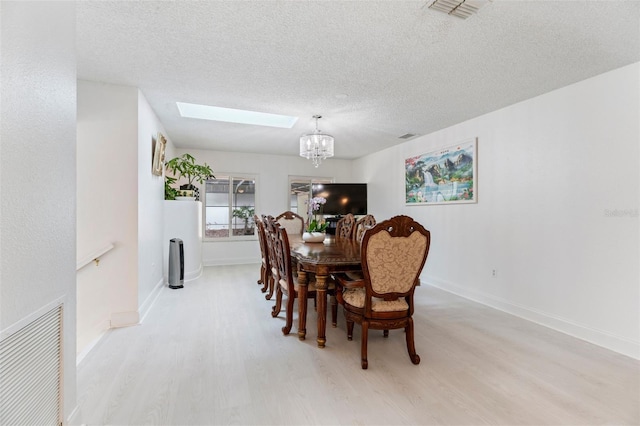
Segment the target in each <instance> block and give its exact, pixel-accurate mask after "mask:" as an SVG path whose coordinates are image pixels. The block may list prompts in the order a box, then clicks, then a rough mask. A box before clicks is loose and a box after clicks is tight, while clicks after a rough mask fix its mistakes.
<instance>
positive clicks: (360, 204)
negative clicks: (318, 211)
mask: <svg viewBox="0 0 640 426" xmlns="http://www.w3.org/2000/svg"><path fill="white" fill-rule="evenodd" d="M311 195H312V197H324V198H326V199H327V202H326V204H325V205H324V208H323V209H322V213H323V214H326V215H340V216H342V215H345V214H348V213H351V214H353V215H365V214H367V184H366V183H316V184H313V187H312V188H311Z"/></svg>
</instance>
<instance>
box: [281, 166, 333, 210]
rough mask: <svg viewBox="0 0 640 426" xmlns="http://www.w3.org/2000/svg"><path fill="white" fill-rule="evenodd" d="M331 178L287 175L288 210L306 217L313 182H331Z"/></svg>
mask: <svg viewBox="0 0 640 426" xmlns="http://www.w3.org/2000/svg"><path fill="white" fill-rule="evenodd" d="M332 182H333V179H331V178H322V177H304V176H289V210H291V211H292V212H294V213H297V214H299V215H300V216H302V217H304V218H306V217H307V201H308V200H309V196H310V195H311V185H312V184H314V183H332Z"/></svg>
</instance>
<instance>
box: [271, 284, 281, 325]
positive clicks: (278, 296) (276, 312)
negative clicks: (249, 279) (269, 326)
mask: <svg viewBox="0 0 640 426" xmlns="http://www.w3.org/2000/svg"><path fill="white" fill-rule="evenodd" d="M281 308H282V290H281V289H280V286H278V288H277V289H276V304H275V305H273V308H272V309H271V316H272V317H274V318H275V317H277V316H278V315H279V314H280V309H281Z"/></svg>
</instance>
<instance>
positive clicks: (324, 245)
mask: <svg viewBox="0 0 640 426" xmlns="http://www.w3.org/2000/svg"><path fill="white" fill-rule="evenodd" d="M289 245H290V250H291V258H292V260H294V261H295V262H296V263H297V271H298V284H299V294H298V297H299V299H298V300H299V301H305V302H306V300H307V291H308V284H309V273H313V274H314V275H315V288H316V312H317V317H318V321H317V325H318V337H317V342H318V347H319V348H324V347H325V344H326V342H327V338H326V328H327V287H328V284H329V282H330V276H331V274H335V273H339V272H349V271H360V270H362V264H361V260H360V243H359V242H357V241H355V240H352V239H336V238H335V236H333V235H331V236H330V235H327V236H326V238H325V240H324V241H323V242H319V243H309V242H304V241H303V240H302V238H299V239H298V238H295V239H293V238H292V239H291V240H290V241H289ZM331 303H332V304H334V303H336V301H335V296H332V300H331ZM306 311H307V304H306V303H304V302H301V303H298V338H299V339H300V340H305V338H306V334H307V330H306V318H307V312H306ZM332 325H333V327H336V324H335V323H333V324H332Z"/></svg>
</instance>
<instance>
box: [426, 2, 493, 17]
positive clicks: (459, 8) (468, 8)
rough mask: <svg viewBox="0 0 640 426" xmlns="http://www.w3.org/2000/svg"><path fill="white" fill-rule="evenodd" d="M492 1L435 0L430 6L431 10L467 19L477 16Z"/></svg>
mask: <svg viewBox="0 0 640 426" xmlns="http://www.w3.org/2000/svg"><path fill="white" fill-rule="evenodd" d="M489 1H490V0H435V1H434V2H433V3H431V5H430V6H429V8H430V9H433V10H437V11H440V12H444V13H447V14H449V15H453V16H457V17H458V18H462V19H467V18H468V17H470V16H471V15H475V14H476V13H477V12H478V9H480V8H481V7H482V6H484V5H485V4H487V3H489Z"/></svg>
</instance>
